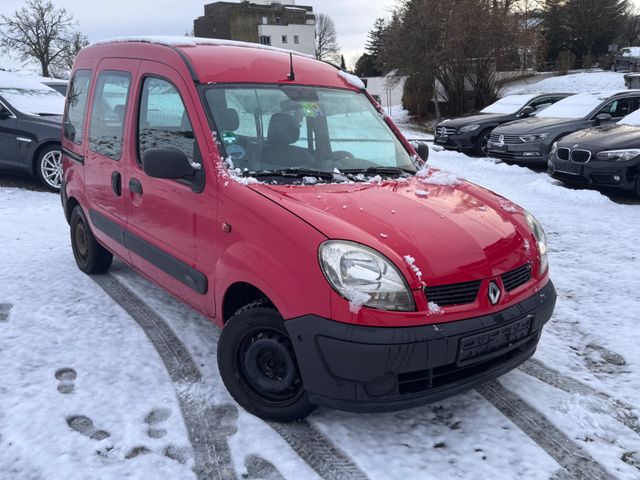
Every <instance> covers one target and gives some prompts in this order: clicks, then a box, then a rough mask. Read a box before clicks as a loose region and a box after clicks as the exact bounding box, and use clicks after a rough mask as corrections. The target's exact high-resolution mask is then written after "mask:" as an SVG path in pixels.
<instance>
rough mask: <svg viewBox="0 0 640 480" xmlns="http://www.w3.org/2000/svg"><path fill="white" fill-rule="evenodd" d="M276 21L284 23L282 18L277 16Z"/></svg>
mask: <svg viewBox="0 0 640 480" xmlns="http://www.w3.org/2000/svg"><path fill="white" fill-rule="evenodd" d="M276 23H277V24H278V25H280V24H281V23H282V18H280V17H276Z"/></svg>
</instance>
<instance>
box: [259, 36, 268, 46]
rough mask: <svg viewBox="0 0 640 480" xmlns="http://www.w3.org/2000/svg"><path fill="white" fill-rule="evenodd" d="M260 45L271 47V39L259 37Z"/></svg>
mask: <svg viewBox="0 0 640 480" xmlns="http://www.w3.org/2000/svg"><path fill="white" fill-rule="evenodd" d="M260 44H261V45H271V37H270V36H269V35H261V36H260Z"/></svg>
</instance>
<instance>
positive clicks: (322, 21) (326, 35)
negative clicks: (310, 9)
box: [316, 13, 340, 63]
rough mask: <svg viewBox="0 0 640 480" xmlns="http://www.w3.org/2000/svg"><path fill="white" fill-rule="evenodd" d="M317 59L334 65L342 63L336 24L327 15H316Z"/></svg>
mask: <svg viewBox="0 0 640 480" xmlns="http://www.w3.org/2000/svg"><path fill="white" fill-rule="evenodd" d="M316 58H317V59H319V60H326V61H329V62H334V63H337V62H339V61H340V46H339V45H338V34H337V32H336V24H335V23H334V22H333V19H332V18H331V17H330V16H329V15H327V14H325V13H319V14H317V15H316Z"/></svg>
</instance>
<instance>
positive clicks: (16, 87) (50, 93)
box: [0, 72, 64, 115]
mask: <svg viewBox="0 0 640 480" xmlns="http://www.w3.org/2000/svg"><path fill="white" fill-rule="evenodd" d="M0 95H1V96H2V97H3V98H5V99H6V100H7V102H9V103H10V104H11V105H10V106H11V107H13V108H15V109H16V110H18V111H19V112H21V113H26V114H30V115H40V114H43V115H62V113H63V112H64V96H63V95H61V94H60V93H58V92H56V91H55V90H54V89H52V88H50V87H47V86H46V85H43V84H42V83H40V82H38V81H37V80H33V79H30V78H25V77H23V76H19V75H15V74H12V73H9V72H0Z"/></svg>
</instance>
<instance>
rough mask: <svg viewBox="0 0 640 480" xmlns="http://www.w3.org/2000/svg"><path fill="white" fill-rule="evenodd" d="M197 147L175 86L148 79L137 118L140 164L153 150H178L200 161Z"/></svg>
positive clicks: (157, 79)
mask: <svg viewBox="0 0 640 480" xmlns="http://www.w3.org/2000/svg"><path fill="white" fill-rule="evenodd" d="M195 147H196V143H195V136H194V134H193V128H192V126H191V121H190V120H189V115H188V114H187V110H186V108H185V106H184V102H183V101H182V97H180V93H179V92H178V90H177V89H176V87H174V86H173V85H172V84H171V83H170V82H168V81H166V80H162V79H160V78H156V77H147V78H145V80H144V84H143V87H142V97H141V99H140V116H139V119H138V152H139V155H138V163H139V164H140V163H141V160H142V156H143V155H144V152H146V151H147V150H149V149H151V148H177V149H179V150H182V151H183V152H184V153H185V154H186V156H187V158H188V159H189V160H190V161H191V162H194V161H198V160H199V157H198V155H195V156H194V149H195ZM194 157H195V158H194Z"/></svg>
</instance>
